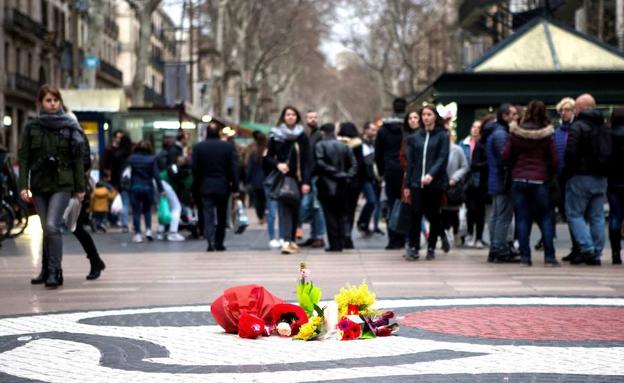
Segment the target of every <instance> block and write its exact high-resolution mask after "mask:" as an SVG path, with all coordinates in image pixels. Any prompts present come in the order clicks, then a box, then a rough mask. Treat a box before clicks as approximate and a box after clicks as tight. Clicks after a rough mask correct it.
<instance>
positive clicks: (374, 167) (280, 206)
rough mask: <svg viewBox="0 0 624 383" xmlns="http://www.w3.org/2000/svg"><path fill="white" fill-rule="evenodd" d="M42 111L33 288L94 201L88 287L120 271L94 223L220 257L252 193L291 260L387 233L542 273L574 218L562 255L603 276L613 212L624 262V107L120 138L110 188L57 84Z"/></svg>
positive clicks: (399, 242)
mask: <svg viewBox="0 0 624 383" xmlns="http://www.w3.org/2000/svg"><path fill="white" fill-rule="evenodd" d="M38 101H39V106H40V110H41V111H40V114H39V116H38V118H37V119H35V120H33V121H32V122H31V123H29V124H28V125H27V126H26V129H25V131H24V134H23V136H22V145H21V148H20V153H19V162H20V187H21V196H22V198H23V199H25V200H29V199H30V198H31V195H32V199H33V202H34V205H35V208H36V210H37V214H38V215H39V216H40V218H41V222H42V226H43V232H44V243H43V249H44V251H43V254H44V257H43V265H42V272H41V274H40V275H39V276H38V277H37V278H35V279H33V280H32V282H33V283H45V284H46V286H48V287H56V286H58V285H61V284H62V283H63V280H62V268H61V257H62V230H63V217H62V216H63V212H64V210H65V208H66V207H67V206H68V203H69V201H70V199H71V198H75V199H77V200H79V201H83V203H82V210H81V214H80V219H79V220H78V225H77V228H76V229H75V230H74V234H75V235H76V236H77V237H78V239H79V240H80V242H81V244H82V245H83V247H84V248H85V252H86V253H87V254H88V258H89V260H90V262H91V271H90V273H89V275H88V276H87V279H97V278H98V277H99V275H100V273H101V271H102V270H104V268H105V265H104V262H103V261H102V260H101V258H100V257H99V255H98V252H97V249H96V247H95V244H94V243H93V239H92V238H91V236H90V235H89V234H88V233H87V232H86V231H85V230H84V226H88V224H91V227H92V229H93V231H104V232H105V231H106V227H107V226H110V225H116V226H118V227H120V228H121V230H122V232H124V233H128V235H129V236H131V239H132V241H133V242H136V243H140V242H143V241H144V240H148V241H152V240H154V239H155V238H156V239H161V240H168V241H184V240H185V239H186V238H185V237H184V236H183V235H182V234H181V233H180V232H179V230H181V229H182V228H186V229H189V231H190V232H191V236H193V237H200V236H203V237H204V239H205V240H206V241H207V249H206V250H207V251H224V250H225V249H226V247H225V236H226V228H227V227H228V224H231V223H228V220H229V217H228V215H229V214H228V212H229V211H230V209H231V207H232V205H233V204H232V201H233V200H236V199H238V198H242V197H243V196H244V194H245V193H246V194H249V200H250V202H251V203H252V204H253V206H254V207H255V211H256V215H257V217H258V222H259V223H260V224H262V225H265V224H266V225H267V234H268V244H269V247H270V248H274V249H279V251H281V252H282V253H284V254H293V253H296V252H297V251H299V248H300V247H311V248H324V249H325V250H326V251H328V252H340V251H343V250H345V249H353V248H354V241H353V237H352V235H353V233H354V232H359V233H361V235H363V236H366V237H373V236H377V237H378V238H380V239H381V238H384V236H385V238H387V245H386V247H385V248H386V249H387V250H404V251H405V253H404V258H405V259H406V260H408V261H414V260H416V259H419V258H420V256H421V255H423V256H424V258H425V259H427V260H433V259H435V257H436V249H437V248H438V245H439V244H440V245H441V248H442V250H443V251H444V252H448V251H450V249H451V248H452V247H453V246H464V247H469V248H476V249H485V248H488V249H489V252H488V257H487V260H488V262H495V263H507V262H520V263H522V264H524V265H527V266H531V265H532V262H533V261H532V256H531V250H532V246H531V243H530V242H529V239H530V233H531V227H532V225H533V223H536V224H537V226H538V227H539V229H540V232H541V239H540V241H539V243H537V244H536V246H535V248H536V249H541V250H543V251H544V262H545V264H546V265H547V266H559V265H560V263H559V261H558V260H557V258H556V254H555V246H554V241H555V237H556V222H557V220H558V218H559V219H562V220H564V221H566V222H567V223H568V227H569V231H570V234H571V238H572V243H573V245H572V249H571V252H570V254H568V255H566V256H565V257H563V258H562V259H563V260H564V261H569V262H570V263H571V264H573V265H577V264H587V265H600V264H601V255H602V252H603V249H604V247H605V212H604V206H605V202H606V201H608V205H609V222H608V233H609V239H610V242H611V249H612V252H613V254H612V262H613V263H614V264H620V263H621V257H620V251H621V244H620V243H621V239H622V220H623V219H624V174H623V173H622V171H621V169H620V168H619V167H618V164H619V163H621V160H622V159H623V158H622V156H624V109H615V110H613V111H612V113H611V116H610V119H609V122H607V121H606V119H605V116H603V114H602V112H601V111H600V110H598V109H596V102H595V100H594V99H593V97H592V96H591V95H589V94H584V95H581V96H579V97H578V98H577V99H576V100H574V99H572V98H564V99H562V100H561V102H559V103H558V104H557V105H556V113H557V115H556V116H551V114H549V111H548V110H547V108H546V105H545V104H544V103H543V102H542V101H539V100H534V101H531V102H530V103H529V104H527V105H526V106H518V105H512V104H507V103H504V104H502V105H500V106H499V107H498V110H497V112H496V114H495V115H494V114H488V115H485V116H483V117H482V118H481V119H480V120H476V121H474V122H473V123H472V126H471V127H470V133H469V135H468V136H467V137H465V138H464V139H462V140H460V141H459V142H456V139H455V137H454V135H453V131H452V129H450V119H448V118H446V119H445V118H443V117H442V116H440V114H439V113H438V110H437V108H436V106H435V105H433V104H427V105H424V106H423V107H422V108H419V109H418V110H409V111H408V110H407V103H406V101H405V100H403V99H396V100H394V102H393V115H392V116H391V117H389V118H385V119H383V120H382V122H381V123H375V122H366V123H365V124H364V125H363V126H362V127H361V129H360V128H358V127H357V126H356V125H354V124H353V123H352V122H341V123H325V124H319V121H318V115H317V113H316V112H315V111H312V110H310V111H308V112H307V113H306V114H305V116H304V117H303V118H302V115H301V114H300V112H299V111H298V110H297V109H296V108H295V107H293V106H287V107H285V108H283V110H282V112H281V114H280V116H279V121H278V123H277V125H276V126H275V127H274V128H272V129H271V130H270V132H269V134H268V136H267V135H264V134H262V133H259V132H256V133H254V135H253V143H252V144H251V145H249V146H248V147H247V148H245V149H243V150H239V148H237V147H236V146H235V145H234V144H233V143H232V142H228V141H227V139H224V138H223V137H222V136H221V134H220V133H221V130H220V126H219V125H218V124H216V123H210V124H209V126H208V127H207V130H206V137H205V139H202V140H200V142H199V143H197V144H196V145H195V146H190V143H189V140H188V136H187V135H186V134H184V133H183V132H180V133H177V134H176V135H175V136H171V135H168V136H166V137H165V139H164V142H163V147H162V149H161V150H160V151H158V152H155V150H154V149H153V147H152V142H151V141H150V140H141V141H139V142H137V143H133V142H132V141H131V139H130V138H129V136H128V135H127V134H125V133H124V132H123V131H115V132H114V133H113V135H112V140H111V143H110V145H109V146H108V147H107V148H106V151H105V153H104V156H103V158H102V161H101V164H100V179H99V181H97V183H96V184H95V185H94V186H92V185H91V184H92V180H91V178H90V177H89V176H88V169H89V168H90V166H91V164H90V161H88V160H87V157H89V156H88V155H86V156H85V151H86V153H88V142H87V138H86V136H85V135H84V133H83V132H82V129H81V128H80V126H79V124H78V123H77V120H76V119H75V117H74V116H73V115H72V114H71V113H70V112H69V110H68V109H67V107H66V106H65V105H63V101H62V96H61V94H60V93H59V92H58V90H57V89H54V88H51V87H47V86H44V87H42V89H41V91H40V94H39V97H38ZM552 117H554V118H552ZM239 183H240V184H242V185H240V184H239ZM85 192H88V194H87V196H85ZM159 199H163V200H166V201H167V202H168V206H169V208H170V214H171V219H170V220H169V221H167V222H166V223H163V222H160V224H159V226H158V229H157V231H156V235H154V233H153V231H152V211H153V207H154V206H155V201H157V200H159ZM361 199H363V204H360V200H361ZM360 205H361V209H358V206H360ZM396 209H399V210H401V209H402V213H403V214H402V215H401V216H402V217H403V218H402V219H405V220H406V221H407V222H404V224H405V225H404V226H405V229H404V230H400V229H398V226H397V225H392V224H388V225H387V227H386V230H387V233H385V232H384V231H383V230H382V228H381V226H380V222H381V221H382V218H385V219H386V221H387V222H388V221H390V216H392V215H393V214H394V213H395V212H394V210H396ZM488 210H489V211H490V214H489V220H487V222H486V216H487V214H486V212H487V211H488ZM358 211H359V216H358ZM130 212H131V213H132V216H131V217H132V220H131V223H132V233H129V232H130V225H129V223H130V220H129V214H130ZM194 212H195V213H194ZM195 217H196V218H195ZM141 218H143V221H142V220H141ZM486 223H487V225H488V228H489V237H488V241H489V244H488V243H487V242H486V241H485V238H484V230H485V225H486ZM306 224H309V225H310V230H309V237H308V238H307V239H304V238H303V226H304V225H306ZM326 240H327V242H326ZM421 246H422V247H423V249H422V253H421Z"/></svg>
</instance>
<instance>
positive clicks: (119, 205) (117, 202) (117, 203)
mask: <svg viewBox="0 0 624 383" xmlns="http://www.w3.org/2000/svg"><path fill="white" fill-rule="evenodd" d="M122 211H123V200H122V199H121V194H119V193H118V194H117V195H116V196H115V198H114V199H113V203H112V204H111V213H113V214H114V215H117V214H121V212H122Z"/></svg>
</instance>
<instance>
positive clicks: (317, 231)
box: [298, 179, 325, 239]
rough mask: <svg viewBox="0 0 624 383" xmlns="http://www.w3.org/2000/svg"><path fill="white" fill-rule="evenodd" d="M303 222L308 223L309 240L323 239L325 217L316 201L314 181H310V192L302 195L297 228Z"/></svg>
mask: <svg viewBox="0 0 624 383" xmlns="http://www.w3.org/2000/svg"><path fill="white" fill-rule="evenodd" d="M304 222H310V238H312V239H323V238H325V217H324V216H323V209H322V208H321V204H320V203H319V201H318V199H317V194H316V179H313V180H312V182H311V185H310V192H309V193H308V194H304V195H303V199H302V200H301V208H300V210H299V222H298V226H302V225H303V223H304Z"/></svg>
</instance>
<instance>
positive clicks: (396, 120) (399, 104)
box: [375, 98, 407, 250]
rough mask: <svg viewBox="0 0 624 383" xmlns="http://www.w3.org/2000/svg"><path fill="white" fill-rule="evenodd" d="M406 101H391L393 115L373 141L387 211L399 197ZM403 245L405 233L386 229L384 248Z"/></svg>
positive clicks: (396, 247)
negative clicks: (384, 191)
mask: <svg viewBox="0 0 624 383" xmlns="http://www.w3.org/2000/svg"><path fill="white" fill-rule="evenodd" d="M406 107H407V102H406V101H405V99H403V98H396V99H394V101H393V102H392V110H393V112H394V115H393V116H392V117H391V118H386V119H384V121H383V125H382V126H381V128H380V129H379V132H378V133H377V140H376V141H375V163H376V164H377V170H378V171H379V175H380V176H381V177H383V179H384V181H385V183H386V197H387V201H388V213H390V212H391V211H392V207H393V206H394V202H395V201H396V200H398V199H399V198H400V197H401V186H402V185H403V170H401V163H400V161H399V153H400V151H401V142H402V141H403V118H404V117H405V108H406ZM404 246H405V235H402V234H399V233H396V232H394V231H392V230H390V229H388V245H387V246H386V250H397V249H402V248H403V247H404Z"/></svg>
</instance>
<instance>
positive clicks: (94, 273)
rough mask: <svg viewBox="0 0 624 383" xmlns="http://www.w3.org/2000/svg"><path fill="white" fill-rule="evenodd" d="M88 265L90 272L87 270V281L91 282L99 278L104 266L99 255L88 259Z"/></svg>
mask: <svg viewBox="0 0 624 383" xmlns="http://www.w3.org/2000/svg"><path fill="white" fill-rule="evenodd" d="M89 263H91V270H89V274H88V275H87V280H88V281H93V280H95V279H98V278H99V277H100V274H101V273H102V270H104V269H106V265H105V264H104V261H102V258H100V256H99V255H96V256H95V257H93V258H89Z"/></svg>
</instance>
